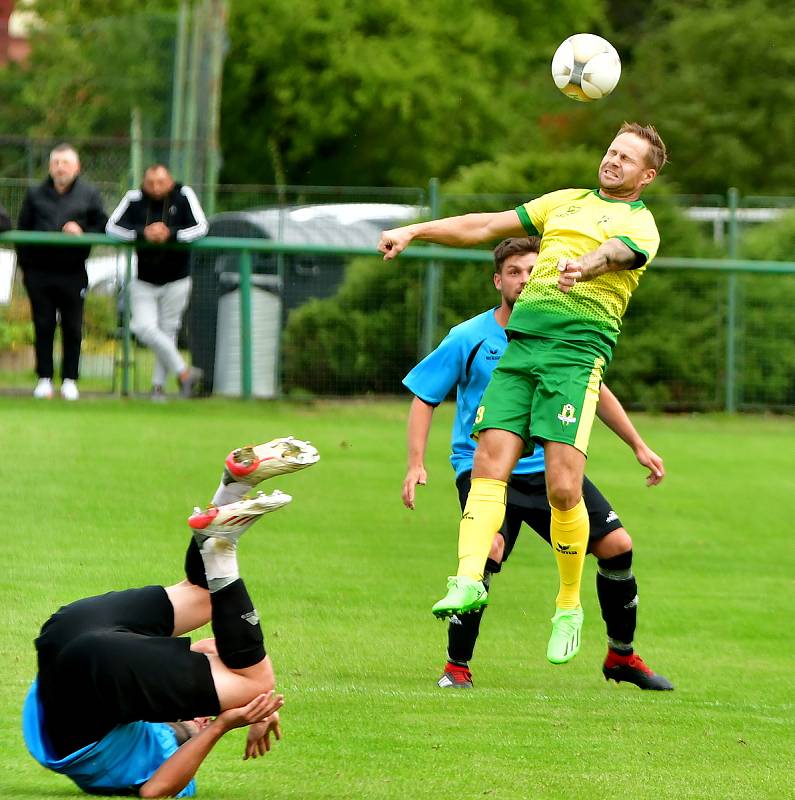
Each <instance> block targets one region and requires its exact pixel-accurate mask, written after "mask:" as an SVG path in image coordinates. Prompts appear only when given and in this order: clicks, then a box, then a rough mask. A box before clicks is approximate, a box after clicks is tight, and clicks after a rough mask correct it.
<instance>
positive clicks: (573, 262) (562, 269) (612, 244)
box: [558, 239, 638, 293]
mask: <svg viewBox="0 0 795 800" xmlns="http://www.w3.org/2000/svg"><path fill="white" fill-rule="evenodd" d="M637 259H638V254H637V253H636V252H635V251H634V250H633V249H632V248H631V247H630V246H629V245H627V244H624V242H622V241H621V239H608V240H607V241H606V242H603V243H602V244H600V245H599V247H597V248H596V250H592V251H591V252H590V253H586V254H585V255H583V256H580V257H579V258H561V259H560V260H559V261H558V272H559V275H558V289H560V291H561V292H564V293H567V292H569V291H571V289H572V288H573V287H574V284H575V283H577V281H590V280H593V279H594V278H596V277H598V276H599V275H604V274H605V273H606V272H618V271H620V270H622V269H633V268H634V267H636V266H637V265H638V263H637Z"/></svg>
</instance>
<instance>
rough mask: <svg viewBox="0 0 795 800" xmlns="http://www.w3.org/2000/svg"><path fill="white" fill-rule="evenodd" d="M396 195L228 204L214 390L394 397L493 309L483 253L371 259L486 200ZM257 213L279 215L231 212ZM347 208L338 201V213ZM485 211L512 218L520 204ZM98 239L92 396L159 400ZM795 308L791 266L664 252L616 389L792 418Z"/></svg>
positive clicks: (18, 374)
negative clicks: (402, 229)
mask: <svg viewBox="0 0 795 800" xmlns="http://www.w3.org/2000/svg"><path fill="white" fill-rule="evenodd" d="M22 188H24V187H23V186H22V185H19V186H12V185H11V184H9V183H8V182H6V183H5V184H4V183H2V182H0V200H4V201H5V202H7V203H8V205H9V206H11V207H12V208H13V205H14V204H13V197H12V194H11V190H12V189H14V190H15V191H16V190H19V191H20V192H21V189H22ZM4 191H5V192H6V194H5V195H3V194H2V193H3V192H4ZM388 191H390V192H391V194H389V195H387V190H376V189H353V190H348V191H347V192H345V191H343V190H333V189H326V188H324V187H316V188H313V187H292V188H289V187H282V188H279V189H277V188H274V187H228V191H226V192H222V193H219V196H226V197H227V198H228V199H229V200H230V202H229V203H228V204H227V208H229V209H230V210H228V211H225V212H223V213H220V214H218V215H216V217H214V219H213V220H212V227H211V235H210V236H209V237H207V238H206V239H204V240H202V241H200V242H197V243H195V244H194V245H193V246H192V247H191V250H192V256H191V258H192V275H193V281H194V287H193V295H192V300H191V307H190V310H189V313H188V314H187V315H186V320H185V326H184V329H183V331H182V333H181V337H180V342H181V346H182V347H183V348H184V349H185V351H186V353H187V352H189V353H190V357H191V358H192V360H193V362H194V363H197V364H198V365H199V366H201V367H202V369H203V370H204V371H205V374H206V377H207V386H208V389H209V390H211V391H212V392H213V393H216V394H225V395H239V396H243V397H250V396H255V397H277V396H316V395H360V394H368V393H369V394H391V393H399V392H401V384H400V380H401V378H402V377H403V375H404V374H405V373H406V372H407V371H408V369H410V368H411V366H413V364H414V363H415V362H416V360H417V358H418V357H419V356H421V355H422V354H423V353H424V352H427V350H428V349H429V348H430V347H432V346H435V344H436V343H437V342H438V341H439V340H440V338H441V337H442V336H443V335H444V333H445V332H446V330H447V329H448V328H449V327H451V326H452V325H454V324H456V323H457V322H459V321H461V320H462V319H464V318H465V317H466V316H469V315H472V314H475V313H478V312H479V311H482V310H483V309H484V308H486V307H488V306H489V305H490V304H492V303H494V302H496V295H495V294H494V291H493V288H492V286H491V280H490V259H491V257H490V253H489V252H488V251H484V250H477V251H459V250H451V249H448V248H440V247H422V246H414V247H412V248H409V249H408V250H407V251H406V252H405V253H404V254H403V256H401V259H400V260H399V261H398V262H392V263H390V264H384V263H383V262H382V261H381V260H380V258H379V257H377V256H376V255H374V247H375V243H376V241H377V237H378V232H379V230H380V229H381V228H383V227H388V226H390V225H393V224H400V223H401V222H404V221H406V220H408V219H410V218H413V217H414V216H416V215H418V214H422V213H430V211H431V210H432V211H438V212H440V213H445V212H446V211H449V210H454V208H455V207H460V206H461V205H464V206H466V205H469V206H470V207H473V208H478V207H479V208H484V207H487V204H486V201H485V200H484V198H483V197H482V196H481V197H478V198H457V199H455V200H454V201H453V200H451V199H450V198H440V197H439V196H438V194H436V195H435V192H436V188H435V187H434V186H433V185H432V186H431V187H430V189H429V190H428V191H423V190H421V189H408V190H388ZM18 196H19V197H21V195H18ZM273 198H276V199H277V200H279V201H280V203H278V204H277V203H275V202H272V200H273ZM262 199H265V200H266V202H265V203H264V205H266V206H269V207H267V208H264V209H259V210H255V211H252V210H244V211H235V210H233V209H234V208H235V207H237V208H241V209H250V207H251V206H252V205H258V204H259V203H258V201H259V200H262ZM339 199H343V200H345V202H342V203H333V202H331V201H332V200H339ZM376 199H378V200H382V199H388V200H389V201H390V202H389V203H376V202H372V201H374V200H376ZM515 199H516V200H517V201H518V200H520V199H521V198H518V197H517V198H515ZM700 200H701V201H702V202H701V205H692V206H689V207H688V208H689V209H691V210H692V209H694V208H699V209H709V208H711V209H715V211H713V212H710V213H711V214H712V216H709V215H708V214H707V213H706V212H704V211H703V210H702V211H699V212H697V213H699V214H702V215H703V216H705V217H706V218H704V219H701V220H700V221H699V224H701V225H702V226H703V228H704V231H705V232H706V233H708V234H709V238H710V240H711V241H712V240H714V239H719V238H720V236H722V237H723V245H724V250H725V251H729V250H732V249H734V250H736V240H737V237H738V232H739V231H740V230H741V229H742V226H744V225H752V224H757V223H756V222H755V221H753V220H750V219H746V220H744V219H743V218H742V215H741V214H740V213H739V211H740V207H739V205H738V204H737V202H736V201H737V198H736V197H735V198H733V199H732V198H728V199H727V201H726V202H724V204H723V205H719V204H718V203H714V204H713V205H707V204H706V203H704V202H703V198H701V199H700ZM268 201H271V202H268ZM351 201H358V202H351ZM491 201H492V202H493V207H495V208H505V207H509V206H510V204H511V202H513V199H510V198H506V197H505V196H499V197H497V196H495V197H493V198H491ZM109 205H110V204H109ZM780 207H781V206H780V205H779V206H774V205H773V204H772V203H767V204H764V205H763V204H757V205H753V204H752V203H750V202H748V203H744V205H743V208H745V209H751V208H763V209H774V212H773V213H780V212H777V211H775V209H777V208H780ZM460 210H466V208H462V209H460ZM724 214H727V216H725V218H722V217H721V215H724ZM766 215H767V217H768V218H769V217H770V216H771V213H770V212H766ZM718 225H720V226H723V227H724V230H723V232H722V234H720V236H719V235H718V234H716V230H717V226H718ZM14 242H28V243H30V242H37V243H45V242H47V243H56V242H57V243H59V244H64V243H66V244H76V243H77V242H75V240H74V239H72V238H70V237H62V236H61V235H60V234H38V233H30V232H21V231H14V232H10V233H7V234H3V235H2V236H0V244H7V245H10V244H12V243H14ZM87 242H88V243H92V244H93V245H94V252H93V254H92V259H91V260H90V262H89V272H90V274H91V286H92V291H91V292H90V293H89V296H88V298H87V304H86V320H85V341H84V348H83V355H82V359H81V388H82V389H83V391H84V392H86V391H88V392H91V391H95V392H100V393H111V392H117V393H123V394H137V393H145V392H148V389H149V382H150V380H151V369H152V364H153V358H152V356H151V354H150V353H149V352H148V351H147V350H146V349H145V348H143V347H141V346H139V345H137V344H136V342H135V339H134V337H133V336H132V334H131V332H130V328H129V306H128V303H127V295H126V287H127V286H128V285H129V279H130V277H131V275H132V274H134V263H133V258H132V251H131V249H130V247H129V246H127V245H122V244H121V243H119V242H115V241H112V240H110V239H109V238H107V237H104V236H85V237H83V238H82V240H81V243H87ZM717 244H720V242H718V243H717ZM12 261H13V255H12V251H10V250H7V249H6V250H0V390H5V391H13V390H16V391H25V392H28V391H30V389H31V388H32V385H33V381H34V376H33V355H32V341H33V332H32V325H31V323H30V316H29V309H28V305H27V299H26V297H25V294H24V290H23V289H22V287H21V281H20V279H19V276H18V275H16V276H13V277H9V276H11V275H12V274H13V272H12V270H13V265H12ZM3 276H5V277H4V278H3ZM793 302H795V263H792V262H759V261H756V262H752V261H747V260H738V259H736V258H734V259H730V258H703V259H692V258H682V257H678V256H676V255H662V256H660V257H658V259H657V260H656V261H655V264H654V267H653V268H652V269H651V270H649V272H648V274H647V275H646V276H645V277H644V279H643V282H642V284H641V287H640V289H639V290H638V292H637V293H636V296H635V297H634V298H633V301H632V303H631V304H630V311H629V313H628V315H627V318H626V320H625V326H624V332H623V334H622V337H621V340H620V342H619V346H618V348H617V351H616V356H615V358H614V361H613V364H612V365H611V367H610V371H609V374H608V383H610V385H611V386H612V387H613V388H614V390H615V391H616V392H617V393H618V394H619V396H620V397H621V398H622V400H624V401H625V402H626V403H627V405H629V406H631V407H640V408H659V409H723V408H725V409H729V410H734V409H746V408H749V409H750V408H754V409H757V408H767V409H793V408H795V354H793V355H791V351H792V348H791V347H782V342H784V343H789V342H792V341H793V340H794V339H795V315H792V314H791V308H792V303H793ZM56 349H57V347H56ZM56 355H57V354H56ZM172 388H174V387H172Z"/></svg>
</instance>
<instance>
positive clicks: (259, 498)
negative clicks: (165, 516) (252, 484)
mask: <svg viewBox="0 0 795 800" xmlns="http://www.w3.org/2000/svg"><path fill="white" fill-rule="evenodd" d="M292 499H293V498H292V497H290V495H289V494H285V493H284V492H280V491H279V490H278V489H277V490H276V491H274V492H273V493H272V494H265V493H264V492H257V494H256V496H255V497H250V498H246V499H244V500H240V501H238V502H237V503H230V504H229V505H226V506H210V507H209V508H206V509H204V510H202V509H200V508H196V509H195V510H194V512H193V514H191V516H190V517H188V525H190V527H191V528H192V529H193V531H194V535H197V536H198V538H199V539H201V540H202V541H203V540H204V539H209V538H211V537H215V538H219V539H228V540H229V541H233V542H236V541H237V540H238V539H239V538H240V537H241V536H242V535H243V534H244V533H245V532H246V531H247V530H248V529H249V528H250V527H251V526H252V525H253V524H254V523H255V522H256V521H257V520H258V519H259V518H260V517H261V516H262V515H263V514H268V513H269V512H271V511H276V510H277V509H280V508H282V506H286V505H287V504H288V503H289V502H290V501H291V500H292Z"/></svg>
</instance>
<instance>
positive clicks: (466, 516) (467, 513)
mask: <svg viewBox="0 0 795 800" xmlns="http://www.w3.org/2000/svg"><path fill="white" fill-rule="evenodd" d="M461 519H467V520H469V521H470V522H474V521H475V518H474V517H473V516H472V514H470V513H469V511H465V512H464V513H463V514H462V515H461Z"/></svg>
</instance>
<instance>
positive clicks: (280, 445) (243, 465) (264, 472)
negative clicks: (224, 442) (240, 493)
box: [223, 436, 320, 486]
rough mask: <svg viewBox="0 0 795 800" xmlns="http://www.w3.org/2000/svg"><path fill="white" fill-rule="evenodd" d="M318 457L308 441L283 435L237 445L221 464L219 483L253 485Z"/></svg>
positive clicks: (302, 465)
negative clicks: (256, 443)
mask: <svg viewBox="0 0 795 800" xmlns="http://www.w3.org/2000/svg"><path fill="white" fill-rule="evenodd" d="M319 460H320V455H319V454H318V452H317V449H316V448H315V447H313V446H312V445H311V444H310V443H309V442H304V441H302V440H301V439H296V438H295V437H293V436H285V437H283V438H281V439H272V440H271V441H270V442H265V444H258V445H254V446H252V445H248V446H246V447H238V448H237V450H233V451H232V452H231V453H230V454H229V455H228V456H227V457H226V461H225V463H224V477H223V482H224V485H225V486H228V485H229V484H230V483H245V484H247V485H248V486H256V485H257V484H258V483H262V481H264V480H266V479H267V478H272V477H273V476H274V475H284V474H285V473H287V472H295V471H297V470H299V469H306V468H307V467H311V466H312V464H316V463H317V462H318V461H319Z"/></svg>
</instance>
